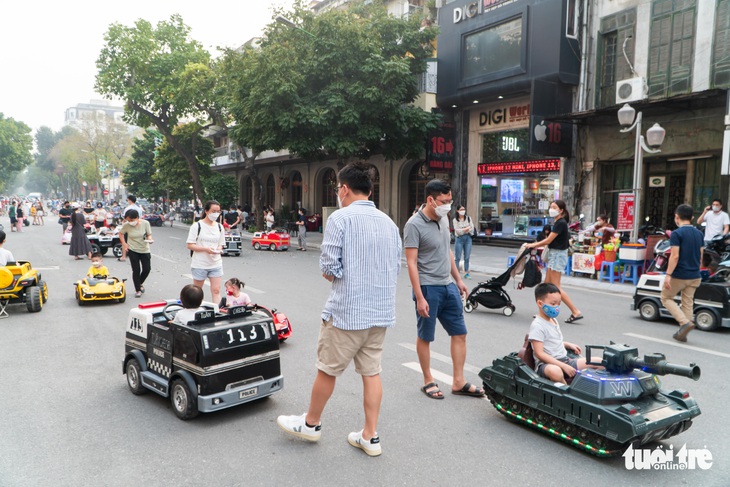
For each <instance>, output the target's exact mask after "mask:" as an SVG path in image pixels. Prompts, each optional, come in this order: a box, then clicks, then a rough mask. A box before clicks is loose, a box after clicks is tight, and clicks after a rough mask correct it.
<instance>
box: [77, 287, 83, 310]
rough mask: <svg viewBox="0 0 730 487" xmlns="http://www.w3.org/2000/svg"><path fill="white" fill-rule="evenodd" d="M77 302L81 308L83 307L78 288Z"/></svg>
mask: <svg viewBox="0 0 730 487" xmlns="http://www.w3.org/2000/svg"><path fill="white" fill-rule="evenodd" d="M76 302H77V303H79V306H83V305H84V302H83V301H82V300H81V293H79V288H78V287H77V288H76Z"/></svg>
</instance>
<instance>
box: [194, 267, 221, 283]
mask: <svg viewBox="0 0 730 487" xmlns="http://www.w3.org/2000/svg"><path fill="white" fill-rule="evenodd" d="M190 270H191V271H192V272H191V274H192V275H193V279H195V280H196V281H205V278H206V277H223V267H214V268H213V269H196V268H195V267H193V268H191V269H190Z"/></svg>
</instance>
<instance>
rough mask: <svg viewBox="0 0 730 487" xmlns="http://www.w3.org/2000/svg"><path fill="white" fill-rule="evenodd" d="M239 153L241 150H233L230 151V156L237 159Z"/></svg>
mask: <svg viewBox="0 0 730 487" xmlns="http://www.w3.org/2000/svg"><path fill="white" fill-rule="evenodd" d="M238 155H239V152H238V151H237V150H232V151H231V152H229V153H228V158H229V159H233V160H236V159H238Z"/></svg>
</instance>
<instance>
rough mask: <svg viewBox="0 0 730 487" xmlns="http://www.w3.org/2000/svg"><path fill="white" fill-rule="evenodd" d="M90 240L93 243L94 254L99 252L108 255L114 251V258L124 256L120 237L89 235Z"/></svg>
mask: <svg viewBox="0 0 730 487" xmlns="http://www.w3.org/2000/svg"><path fill="white" fill-rule="evenodd" d="M88 238H89V242H91V251H92V252H99V253H100V254H101V255H106V253H107V252H108V251H109V249H112V254H114V257H121V256H122V243H121V241H120V240H119V236H118V235H104V234H100V235H97V234H95V233H92V234H91V235H88Z"/></svg>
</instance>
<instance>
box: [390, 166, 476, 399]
mask: <svg viewBox="0 0 730 487" xmlns="http://www.w3.org/2000/svg"><path fill="white" fill-rule="evenodd" d="M451 202H452V199H451V186H450V185H449V184H448V183H446V182H445V181H442V180H440V179H432V180H431V181H429V182H428V183H427V184H426V202H425V203H424V204H423V205H422V206H421V207H420V208H419V210H418V212H417V213H416V214H414V215H411V217H410V218H409V219H408V222H407V223H406V226H405V229H404V232H403V233H404V247H405V249H406V262H407V265H408V277H409V278H410V281H411V287H412V288H413V300H414V301H415V302H416V322H417V329H418V334H417V338H416V352H417V354H418V361H419V363H420V365H421V372H422V373H423V384H424V385H423V387H421V391H422V392H423V393H424V394H426V396H428V397H430V398H432V399H443V398H444V394H443V392H441V389H440V388H439V386H438V384H437V383H436V381H435V380H434V378H433V375H432V374H431V342H433V341H434V338H435V336H434V335H435V332H436V319H438V320H439V322H440V323H441V326H443V327H444V329H445V330H446V332H447V333H448V334H449V336H450V337H451V361H452V363H453V383H452V389H451V392H452V394H457V395H466V396H474V397H482V396H484V389H482V388H481V387H479V386H476V385H474V384H471V383H470V382H467V381H466V378H465V377H464V363H465V362H466V333H467V330H466V323H465V322H464V307H463V304H462V301H461V295H465V294H466V293H467V292H468V290H467V288H466V285H465V284H464V281H462V280H461V275H460V274H459V269H458V268H457V267H456V261H455V260H454V254H453V252H451V245H450V240H451V235H450V232H449V220H448V214H449V212H450V211H451ZM452 279H453V280H452Z"/></svg>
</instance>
